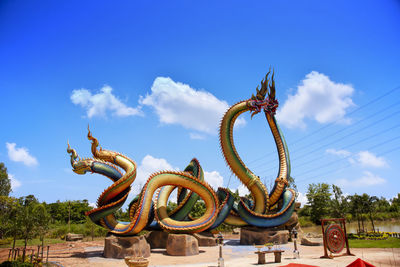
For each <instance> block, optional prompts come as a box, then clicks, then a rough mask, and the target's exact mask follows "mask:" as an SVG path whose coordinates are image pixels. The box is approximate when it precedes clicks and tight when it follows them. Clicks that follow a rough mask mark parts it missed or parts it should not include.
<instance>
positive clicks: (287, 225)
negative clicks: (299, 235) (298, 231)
mask: <svg viewBox="0 0 400 267" xmlns="http://www.w3.org/2000/svg"><path fill="white" fill-rule="evenodd" d="M298 223H299V217H298V216H297V212H293V214H292V216H291V217H290V218H289V220H288V221H287V222H286V223H285V224H284V226H285V228H286V229H288V230H289V231H290V230H291V229H293V228H295V226H296V225H297V224H298Z"/></svg>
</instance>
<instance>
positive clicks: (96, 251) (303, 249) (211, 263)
mask: <svg viewBox="0 0 400 267" xmlns="http://www.w3.org/2000/svg"><path fill="white" fill-rule="evenodd" d="M103 244H104V241H103V240H99V241H90V242H67V243H62V244H56V245H52V246H51V247H50V254H49V261H51V262H56V263H58V264H59V265H60V266H65V267H67V266H80V267H92V266H96V267H97V266H99V267H106V266H113V267H114V266H115V267H118V266H126V264H125V262H124V260H117V259H106V258H103V257H102V252H103ZM282 249H284V250H285V251H284V253H283V254H282V262H281V263H279V264H276V263H274V262H273V261H274V256H273V254H267V257H266V261H267V263H266V264H265V265H262V266H267V267H274V266H282V265H287V264H289V263H292V262H293V263H304V264H309V265H314V266H324V267H325V266H328V267H329V266H332V267H335V266H338V267H339V266H340V267H341V266H347V265H348V264H349V263H351V262H353V261H354V260H356V259H357V258H361V259H363V260H365V261H367V262H369V263H372V264H374V265H375V266H400V249H399V248H395V249H376V248H372V249H351V252H352V253H353V254H355V255H356V256H345V257H337V258H334V259H321V258H320V256H322V255H323V247H321V246H318V247H307V246H299V251H300V259H293V243H289V244H286V245H283V246H282ZM256 250H257V249H255V248H254V247H253V246H240V245H239V244H238V240H230V241H229V240H228V241H227V242H226V243H225V245H224V246H223V257H224V260H225V266H226V267H246V266H253V267H254V266H257V255H255V254H254V252H255V251H256ZM7 255H8V249H0V260H1V261H3V260H6V258H7ZM217 260H218V247H200V253H199V255H195V256H188V257H173V256H168V255H166V253H165V250H164V249H154V250H152V253H151V257H150V266H152V267H156V266H157V267H170V266H180V267H184V266H185V267H216V266H217ZM1 261H0V262H1Z"/></svg>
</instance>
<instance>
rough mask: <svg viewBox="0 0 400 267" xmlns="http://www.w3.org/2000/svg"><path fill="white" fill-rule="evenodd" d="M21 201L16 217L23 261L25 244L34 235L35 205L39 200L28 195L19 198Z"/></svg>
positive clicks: (35, 221) (35, 226)
mask: <svg viewBox="0 0 400 267" xmlns="http://www.w3.org/2000/svg"><path fill="white" fill-rule="evenodd" d="M19 201H20V203H21V209H20V211H21V213H19V215H20V216H18V217H19V219H18V223H19V225H20V226H21V233H22V237H23V239H24V251H23V253H22V260H23V261H25V253H26V246H27V244H28V240H29V239H31V238H32V237H34V235H35V234H36V233H35V230H36V228H37V220H38V217H37V216H36V215H37V214H36V213H35V207H36V206H37V205H38V204H39V201H38V200H37V199H36V198H35V197H34V196H33V195H28V196H26V197H21V198H20V199H19Z"/></svg>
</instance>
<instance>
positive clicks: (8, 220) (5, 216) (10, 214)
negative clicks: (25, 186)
mask: <svg viewBox="0 0 400 267" xmlns="http://www.w3.org/2000/svg"><path fill="white" fill-rule="evenodd" d="M18 210H19V202H18V199H16V198H13V197H7V196H0V214H1V216H0V239H1V238H3V236H5V235H11V236H13V237H14V243H15V239H16V237H17V234H18V230H19V225H18V224H17V222H16V218H17V215H18Z"/></svg>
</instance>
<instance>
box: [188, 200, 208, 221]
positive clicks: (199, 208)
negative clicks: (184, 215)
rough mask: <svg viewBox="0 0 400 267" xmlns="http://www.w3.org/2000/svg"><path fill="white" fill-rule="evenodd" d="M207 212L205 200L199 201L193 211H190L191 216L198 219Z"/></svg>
mask: <svg viewBox="0 0 400 267" xmlns="http://www.w3.org/2000/svg"><path fill="white" fill-rule="evenodd" d="M205 212H206V204H205V203H204V201H203V200H199V201H197V202H196V204H194V206H193V209H192V210H191V211H190V213H189V215H190V216H191V217H192V218H194V219H196V218H199V217H201V216H202V215H203V214H204V213H205Z"/></svg>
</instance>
